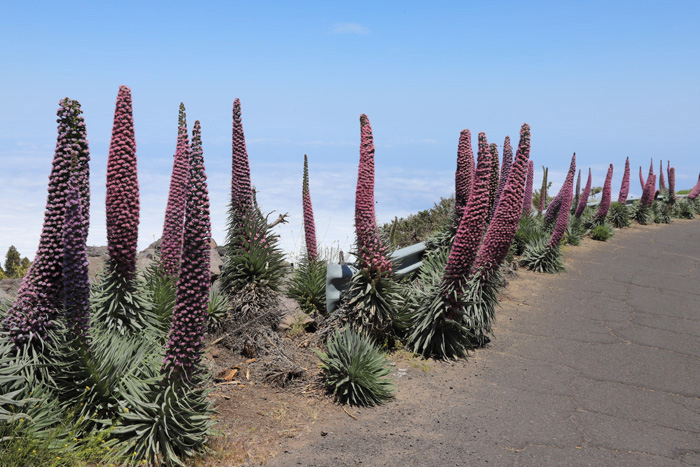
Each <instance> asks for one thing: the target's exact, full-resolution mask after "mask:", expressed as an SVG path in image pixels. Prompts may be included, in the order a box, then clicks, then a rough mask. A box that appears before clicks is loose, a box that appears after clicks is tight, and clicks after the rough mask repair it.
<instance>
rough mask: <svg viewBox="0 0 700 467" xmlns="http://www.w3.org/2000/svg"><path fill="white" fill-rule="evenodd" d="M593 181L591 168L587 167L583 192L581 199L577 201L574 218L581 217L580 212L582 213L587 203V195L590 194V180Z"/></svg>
mask: <svg viewBox="0 0 700 467" xmlns="http://www.w3.org/2000/svg"><path fill="white" fill-rule="evenodd" d="M592 181H593V178H592V176H591V169H588V181H586V186H585V187H583V193H581V199H580V200H579V202H578V207H577V208H576V212H575V213H574V216H576V219H578V218H580V217H581V214H583V211H584V209H586V205H587V204H588V196H590V194H591V182H592Z"/></svg>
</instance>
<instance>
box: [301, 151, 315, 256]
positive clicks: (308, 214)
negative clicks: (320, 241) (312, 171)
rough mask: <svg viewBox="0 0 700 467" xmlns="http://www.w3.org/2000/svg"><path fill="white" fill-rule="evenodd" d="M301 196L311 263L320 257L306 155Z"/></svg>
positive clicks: (305, 234)
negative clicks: (317, 248)
mask: <svg viewBox="0 0 700 467" xmlns="http://www.w3.org/2000/svg"><path fill="white" fill-rule="evenodd" d="M301 196H302V202H303V209H304V236H305V238H306V255H307V256H308V258H309V261H311V262H314V261H316V258H317V256H318V253H317V251H316V225H315V224H314V209H313V207H312V206H311V193H310V192H309V160H308V158H307V157H306V154H304V180H303V182H302V189H301Z"/></svg>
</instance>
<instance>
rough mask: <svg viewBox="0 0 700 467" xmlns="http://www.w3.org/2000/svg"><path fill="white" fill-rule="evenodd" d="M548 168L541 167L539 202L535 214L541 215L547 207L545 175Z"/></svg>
mask: <svg viewBox="0 0 700 467" xmlns="http://www.w3.org/2000/svg"><path fill="white" fill-rule="evenodd" d="M548 173H549V168H546V167H545V166H542V188H541V189H540V201H539V203H537V213H538V214H542V213H543V212H544V208H545V207H547V174H548Z"/></svg>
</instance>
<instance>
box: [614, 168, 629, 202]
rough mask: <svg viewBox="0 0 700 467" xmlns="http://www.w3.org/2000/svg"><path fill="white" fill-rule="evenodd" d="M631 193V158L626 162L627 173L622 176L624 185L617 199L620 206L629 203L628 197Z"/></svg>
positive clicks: (621, 186)
mask: <svg viewBox="0 0 700 467" xmlns="http://www.w3.org/2000/svg"><path fill="white" fill-rule="evenodd" d="M629 192H630V158H629V157H628V158H627V159H626V160H625V173H624V175H623V176H622V184H621V185H620V195H619V196H618V198H617V202H618V203H620V204H625V203H626V202H627V196H628V195H629Z"/></svg>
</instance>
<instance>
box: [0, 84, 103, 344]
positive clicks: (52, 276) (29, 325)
mask: <svg viewBox="0 0 700 467" xmlns="http://www.w3.org/2000/svg"><path fill="white" fill-rule="evenodd" d="M56 115H57V117H58V118H57V120H56V121H57V123H58V137H57V139H56V149H55V152H54V157H53V162H52V167H51V174H50V175H49V185H48V196H47V199H46V210H45V211H44V225H43V227H42V230H41V237H40V240H39V247H38V249H37V252H36V255H35V256H34V261H33V262H32V265H31V267H30V268H29V271H28V272H27V275H26V277H25V278H24V281H23V282H22V285H21V286H20V289H19V291H18V292H17V299H16V300H15V302H14V304H13V305H12V307H11V308H10V309H9V310H8V312H7V314H6V315H5V319H4V320H3V323H2V327H3V328H4V329H6V330H9V332H10V337H11V339H12V340H13V342H14V343H15V345H17V346H20V345H23V344H25V343H27V342H28V341H29V340H30V339H31V338H32V336H35V337H38V338H39V339H43V338H44V337H45V329H46V328H47V327H49V326H50V325H51V321H53V320H54V319H55V317H56V315H57V313H58V310H61V309H62V308H63V306H64V291H63V250H64V242H63V231H64V222H65V212H66V197H67V195H68V193H67V191H68V182H69V178H70V175H71V166H72V165H73V166H74V169H73V172H74V173H73V177H74V180H73V182H74V186H75V188H76V189H77V190H78V194H79V197H80V198H81V203H82V204H83V209H84V212H88V210H89V206H90V169H89V163H90V151H89V148H88V141H87V137H86V130H85V122H84V120H83V116H82V110H81V109H80V103H79V102H78V101H74V100H71V99H68V98H65V99H62V100H61V101H60V102H59V108H58V111H57V113H56ZM87 217H89V216H87V215H85V216H83V219H82V220H81V223H80V226H81V227H80V229H81V231H82V233H83V234H84V235H85V236H87V232H88V227H89V220H88V219H87Z"/></svg>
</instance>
